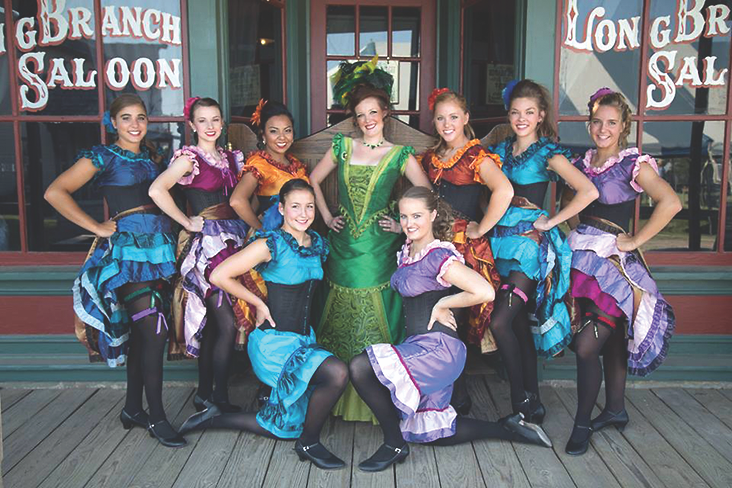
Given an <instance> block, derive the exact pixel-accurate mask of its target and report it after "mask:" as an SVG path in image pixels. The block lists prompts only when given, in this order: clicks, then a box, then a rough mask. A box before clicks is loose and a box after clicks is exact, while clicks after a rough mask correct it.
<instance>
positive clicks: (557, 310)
mask: <svg viewBox="0 0 732 488" xmlns="http://www.w3.org/2000/svg"><path fill="white" fill-rule="evenodd" d="M542 215H547V216H548V214H547V213H546V212H545V211H544V210H541V209H532V208H522V207H517V206H514V205H511V206H510V207H508V211H506V213H505V214H504V216H503V217H502V218H501V220H500V221H499V222H498V223H497V224H496V227H495V228H494V229H493V231H492V232H491V238H490V240H491V249H493V257H494V259H495V262H496V268H497V269H498V273H499V274H500V275H501V277H503V278H506V277H508V275H509V274H510V273H511V272H512V271H520V272H521V273H523V274H525V275H526V276H527V277H529V278H531V279H532V280H534V281H536V282H537V283H538V284H537V287H536V292H535V294H534V299H535V300H536V312H535V315H536V318H537V320H538V322H539V323H538V326H535V327H532V333H533V336H534V344H535V345H536V351H537V354H538V355H539V356H543V357H552V356H554V355H556V354H557V353H559V352H561V351H562V349H564V348H565V347H566V346H567V345H568V344H569V342H570V341H571V339H572V330H571V320H570V315H569V308H568V306H567V303H568V301H569V299H570V298H569V275H570V267H571V265H572V250H571V249H570V248H569V245H568V244H567V239H566V238H565V236H564V234H563V233H562V231H560V230H559V229H557V228H556V227H555V228H553V229H552V230H550V231H548V232H538V231H536V229H534V227H533V223H534V222H535V221H536V219H538V218H539V217H540V216H542ZM532 237H533V238H532ZM537 240H538V242H537Z"/></svg>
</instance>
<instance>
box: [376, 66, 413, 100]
mask: <svg viewBox="0 0 732 488" xmlns="http://www.w3.org/2000/svg"><path fill="white" fill-rule="evenodd" d="M379 66H380V67H382V68H384V69H386V70H387V71H388V72H389V73H391V75H392V76H393V77H394V86H393V87H392V90H391V103H392V105H393V107H394V109H395V110H419V76H420V75H419V63H409V62H396V61H389V62H384V63H382V62H379Z"/></svg>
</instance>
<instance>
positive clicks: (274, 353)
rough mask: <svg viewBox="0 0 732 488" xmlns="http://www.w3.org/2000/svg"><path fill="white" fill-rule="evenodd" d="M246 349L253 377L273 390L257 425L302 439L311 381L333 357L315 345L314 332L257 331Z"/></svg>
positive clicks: (276, 434)
mask: <svg viewBox="0 0 732 488" xmlns="http://www.w3.org/2000/svg"><path fill="white" fill-rule="evenodd" d="M247 350H248V351H249V359H250V361H251V363H252V369H253V370H254V374H256V375H257V378H259V379H260V380H261V381H262V382H263V383H265V384H267V385H269V386H271V387H272V392H271V393H270V395H269V401H268V402H267V404H266V405H264V406H263V407H262V409H261V410H260V411H259V413H257V423H259V425H261V426H262V427H263V428H264V429H267V430H268V431H269V432H271V433H272V434H274V435H275V436H277V437H281V438H285V439H295V438H297V437H300V435H301V434H302V427H303V423H304V422H305V415H306V413H307V409H308V402H309V400H310V394H311V392H312V388H310V379H311V378H312V377H313V375H314V374H315V372H316V371H317V369H318V368H319V367H320V365H321V364H323V361H325V360H326V359H328V357H330V356H332V354H331V353H329V352H328V351H326V350H325V349H323V348H322V347H320V346H319V345H318V344H317V343H316V342H315V332H314V331H313V330H312V329H311V330H310V335H309V336H306V335H302V334H298V333H296V332H280V331H278V330H275V329H264V330H263V329H255V330H254V331H253V332H252V333H251V334H250V335H249V343H248V348H247Z"/></svg>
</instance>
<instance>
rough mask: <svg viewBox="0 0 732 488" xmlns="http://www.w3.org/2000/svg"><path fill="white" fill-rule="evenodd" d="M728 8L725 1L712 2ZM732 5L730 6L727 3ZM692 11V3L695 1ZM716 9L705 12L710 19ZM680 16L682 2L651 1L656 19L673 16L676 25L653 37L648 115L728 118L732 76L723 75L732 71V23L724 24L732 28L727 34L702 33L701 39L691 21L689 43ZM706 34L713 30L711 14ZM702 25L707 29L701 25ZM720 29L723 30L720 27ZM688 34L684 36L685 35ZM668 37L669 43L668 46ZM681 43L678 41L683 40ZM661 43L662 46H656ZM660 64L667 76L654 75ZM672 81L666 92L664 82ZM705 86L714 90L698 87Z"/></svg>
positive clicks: (689, 24) (662, 28) (672, 22)
mask: <svg viewBox="0 0 732 488" xmlns="http://www.w3.org/2000/svg"><path fill="white" fill-rule="evenodd" d="M708 3H709V4H711V3H714V4H717V3H719V4H722V3H723V2H708ZM726 3H727V6H729V5H730V4H729V2H726ZM689 4H690V5H689V9H691V2H689ZM710 10H711V8H710V9H707V8H705V9H704V14H708V13H709V11H710ZM678 15H679V12H678V11H677V6H676V2H669V1H667V0H652V1H651V19H657V18H660V17H663V16H670V17H669V18H670V24H669V25H668V26H664V25H662V26H661V29H660V30H659V36H658V39H656V36H653V35H651V46H652V47H651V49H649V51H648V56H649V59H648V60H647V62H648V66H649V76H648V80H647V81H648V84H649V85H648V87H649V90H652V91H649V93H648V102H647V103H646V111H647V113H651V114H664V115H677V114H684V115H686V114H715V115H716V114H724V113H725V112H726V111H727V80H728V79H729V73H726V74H725V75H724V76H721V75H720V73H721V72H722V71H723V70H727V69H728V68H729V50H730V34H729V19H727V21H726V22H722V25H723V26H725V28H726V29H727V34H726V35H718V34H721V33H722V29H717V28H715V30H716V31H717V34H715V35H710V36H707V35H705V34H702V30H699V33H698V35H695V32H694V31H693V29H694V27H695V26H696V25H697V24H696V23H694V22H691V21H687V23H686V27H687V31H689V36H688V38H681V39H678V38H679V34H678V33H677V30H678V29H677V23H678V19H677V17H678ZM704 20H705V22H703V24H704V29H703V30H704V31H705V32H706V31H707V30H708V29H709V27H708V25H707V24H708V15H705V17H704ZM698 25H701V23H699V24H698ZM715 27H718V25H717V24H716V23H715ZM681 34H683V33H681ZM664 36H667V38H668V41H667V42H665V39H664ZM677 39H678V41H677ZM654 40H655V44H656V46H657V47H655V48H654V47H653V44H654ZM654 65H658V68H659V69H660V70H661V72H662V74H659V75H657V76H656V77H655V79H654V77H652V76H651V74H652V73H651V71H650V70H651V69H652V68H653V66H654ZM662 77H663V78H667V79H668V81H670V83H666V84H665V86H666V87H663V86H662V85H664V84H662V83H661V81H662V80H661V78H662ZM699 85H707V86H709V85H711V88H694V86H699Z"/></svg>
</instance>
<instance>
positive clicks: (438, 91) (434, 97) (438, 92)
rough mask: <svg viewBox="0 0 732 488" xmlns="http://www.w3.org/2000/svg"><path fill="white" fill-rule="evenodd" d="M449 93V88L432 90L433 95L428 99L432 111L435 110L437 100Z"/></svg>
mask: <svg viewBox="0 0 732 488" xmlns="http://www.w3.org/2000/svg"><path fill="white" fill-rule="evenodd" d="M449 91H450V89H449V88H435V89H434V90H432V93H430V97H429V98H428V99H427V105H428V106H429V107H430V110H434V109H435V100H437V97H439V96H440V95H442V94H443V93H447V92H449Z"/></svg>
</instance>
